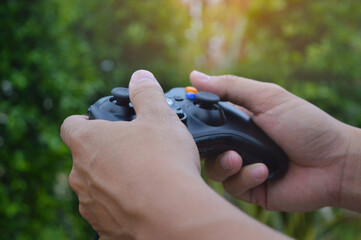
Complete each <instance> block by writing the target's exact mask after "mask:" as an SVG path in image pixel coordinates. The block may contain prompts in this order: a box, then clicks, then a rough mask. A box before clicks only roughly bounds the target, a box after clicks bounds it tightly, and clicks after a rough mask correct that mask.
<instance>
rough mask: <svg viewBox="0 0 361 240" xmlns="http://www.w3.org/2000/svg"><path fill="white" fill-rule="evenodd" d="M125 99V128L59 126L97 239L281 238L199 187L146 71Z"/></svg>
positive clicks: (185, 141)
mask: <svg viewBox="0 0 361 240" xmlns="http://www.w3.org/2000/svg"><path fill="white" fill-rule="evenodd" d="M129 94H130V100H131V102H132V104H133V106H134V109H135V111H136V114H137V118H136V119H135V120H133V121H131V122H108V121H103V120H90V121H89V120H88V119H87V117H86V116H71V117H69V118H67V119H66V120H65V121H64V123H63V125H62V127H61V137H62V139H63V141H64V142H65V143H66V144H67V146H68V147H69V148H70V150H71V152H72V155H73V168H72V171H71V173H70V176H69V183H70V186H71V187H72V189H73V190H74V191H75V193H76V194H77V195H78V198H79V211H80V213H81V215H82V216H83V217H84V218H85V219H86V220H87V221H88V222H89V223H90V224H91V225H92V227H93V228H94V229H95V230H96V231H97V232H98V233H99V235H100V237H101V239H103V240H108V239H174V240H178V239H179V240H180V239H198V240H203V239H207V240H213V239H214V240H215V239H221V238H223V239H228V240H232V239H239V238H240V236H244V237H247V238H249V236H252V239H264V238H265V237H267V239H286V237H285V236H282V235H281V234H279V233H277V232H275V231H273V230H271V229H269V228H267V227H266V226H264V225H262V224H260V223H258V222H257V221H255V220H253V219H252V218H250V217H249V216H248V215H246V214H244V213H242V212H241V211H239V210H238V209H237V208H235V207H234V206H232V205H231V204H229V203H228V202H227V201H225V200H224V199H223V198H221V197H220V196H219V195H218V194H216V193H215V192H214V191H213V190H212V189H210V188H209V187H208V186H207V185H206V184H205V182H204V181H203V179H202V178H201V176H200V159H199V154H198V150H197V147H196V145H195V142H194V140H193V138H192V136H191V135H190V133H189V132H188V130H187V128H186V127H185V125H184V124H183V123H182V122H181V121H180V120H179V118H178V116H177V115H176V114H175V113H174V112H173V111H172V110H171V108H170V107H169V106H168V103H167V102H166V100H165V97H164V95H163V91H162V89H161V87H160V86H159V84H158V82H157V81H156V80H155V78H154V76H153V75H152V74H151V73H150V72H147V71H137V72H135V73H134V74H133V76H132V79H131V81H130V84H129Z"/></svg>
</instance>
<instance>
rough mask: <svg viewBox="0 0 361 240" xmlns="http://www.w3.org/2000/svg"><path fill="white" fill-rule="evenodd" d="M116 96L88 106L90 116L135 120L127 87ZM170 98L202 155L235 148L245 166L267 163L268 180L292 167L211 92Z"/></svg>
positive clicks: (174, 92)
mask: <svg viewBox="0 0 361 240" xmlns="http://www.w3.org/2000/svg"><path fill="white" fill-rule="evenodd" d="M111 94H112V96H108V97H103V98H101V99H99V100H98V101H97V102H96V103H94V105H92V106H90V107H89V109H88V115H89V118H90V119H103V120H108V121H132V120H133V119H135V118H136V114H135V111H134V109H133V106H132V104H131V103H130V101H129V91H128V89H127V88H114V89H113V90H112V91H111ZM165 97H166V100H167V102H168V104H169V106H170V107H171V108H172V110H173V111H174V112H175V113H176V114H177V115H178V117H179V119H180V120H181V121H182V122H183V123H184V124H185V125H186V126H187V128H188V130H189V132H190V133H191V134H192V136H193V138H194V141H195V143H196V144H197V147H198V151H199V153H200V155H203V156H208V155H218V154H221V153H223V152H225V151H228V150H234V151H236V152H237V153H238V154H240V155H241V156H242V159H243V165H248V164H252V163H264V164H265V165H266V166H267V167H268V170H269V176H268V180H270V179H275V178H280V177H282V176H283V175H284V174H285V172H286V171H287V168H288V158H287V156H286V154H285V153H284V152H283V151H282V149H281V148H280V147H279V146H277V145H276V144H275V143H274V142H273V141H272V140H271V139H270V138H269V137H268V136H267V135H266V134H265V133H264V132H263V131H262V130H261V129H260V128H259V127H258V126H257V125H256V124H255V123H254V122H253V121H252V119H251V118H250V117H249V116H248V115H247V114H245V113H244V112H242V111H241V110H239V109H238V108H236V107H234V106H233V105H231V104H229V103H227V102H223V101H221V100H220V98H219V97H218V96H217V95H215V94H213V93H209V92H198V90H197V89H195V88H194V87H186V88H173V89H171V90H170V91H168V92H167V93H166V94H165Z"/></svg>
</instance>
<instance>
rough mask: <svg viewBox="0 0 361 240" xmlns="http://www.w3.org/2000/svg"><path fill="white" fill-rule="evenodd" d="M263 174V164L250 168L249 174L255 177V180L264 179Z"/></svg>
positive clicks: (264, 172) (264, 173)
mask: <svg viewBox="0 0 361 240" xmlns="http://www.w3.org/2000/svg"><path fill="white" fill-rule="evenodd" d="M265 175H266V171H265V168H264V167H263V166H258V167H255V168H253V169H252V170H251V176H252V177H253V178H254V179H255V180H259V181H261V180H264V179H265Z"/></svg>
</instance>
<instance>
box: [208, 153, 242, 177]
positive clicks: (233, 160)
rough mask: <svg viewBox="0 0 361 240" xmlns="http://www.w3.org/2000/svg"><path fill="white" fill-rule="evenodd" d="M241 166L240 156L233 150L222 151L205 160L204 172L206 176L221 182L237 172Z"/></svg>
mask: <svg viewBox="0 0 361 240" xmlns="http://www.w3.org/2000/svg"><path fill="white" fill-rule="evenodd" d="M241 167H242V158H241V156H239V155H238V153H237V152H235V151H228V152H225V153H222V154H221V155H219V156H218V157H217V158H214V159H207V160H206V161H205V174H206V176H207V177H208V178H210V179H212V180H214V181H219V182H223V181H224V180H226V179H227V178H228V177H230V176H232V175H234V174H235V173H237V172H238V171H239V170H240V169H241Z"/></svg>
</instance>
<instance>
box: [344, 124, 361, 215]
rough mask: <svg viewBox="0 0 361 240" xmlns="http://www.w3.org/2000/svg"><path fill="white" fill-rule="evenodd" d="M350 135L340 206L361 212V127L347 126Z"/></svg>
mask: <svg viewBox="0 0 361 240" xmlns="http://www.w3.org/2000/svg"><path fill="white" fill-rule="evenodd" d="M346 131H347V132H348V135H349V144H348V146H349V147H348V151H347V157H346V161H345V165H344V170H343V175H342V184H341V190H340V191H341V193H340V196H341V197H340V207H342V208H346V209H349V210H353V211H357V212H361V129H359V128H355V127H351V126H347V129H346Z"/></svg>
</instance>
